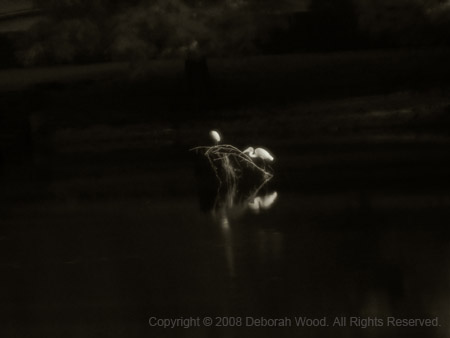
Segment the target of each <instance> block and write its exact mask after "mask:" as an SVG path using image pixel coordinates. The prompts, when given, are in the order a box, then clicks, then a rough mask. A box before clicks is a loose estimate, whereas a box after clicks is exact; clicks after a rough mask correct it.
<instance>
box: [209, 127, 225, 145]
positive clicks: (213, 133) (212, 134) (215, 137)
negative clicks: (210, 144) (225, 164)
mask: <svg viewBox="0 0 450 338" xmlns="http://www.w3.org/2000/svg"><path fill="white" fill-rule="evenodd" d="M209 136H210V137H211V138H212V140H213V141H214V143H216V144H218V143H219V142H220V140H221V139H222V137H220V133H219V132H218V131H217V130H211V131H210V132H209Z"/></svg>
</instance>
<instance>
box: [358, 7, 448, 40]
mask: <svg viewBox="0 0 450 338" xmlns="http://www.w3.org/2000/svg"><path fill="white" fill-rule="evenodd" d="M353 1H354V5H355V8H356V12H357V16H358V23H359V27H360V29H361V30H362V31H363V32H366V33H368V34H369V35H370V36H371V37H373V38H375V39H378V40H379V41H383V43H388V44H390V45H393V46H427V45H436V44H444V43H448V42H449V41H448V38H449V34H450V31H449V29H448V28H449V19H450V16H449V10H450V1H448V0H395V1H392V0H353Z"/></svg>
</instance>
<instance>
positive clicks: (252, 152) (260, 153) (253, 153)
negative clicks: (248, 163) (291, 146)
mask: <svg viewBox="0 0 450 338" xmlns="http://www.w3.org/2000/svg"><path fill="white" fill-rule="evenodd" d="M243 153H244V154H248V156H250V157H251V158H260V159H262V160H264V161H269V162H272V161H273V160H274V157H273V156H272V155H271V154H270V153H269V152H268V151H267V150H266V149H264V148H256V149H253V147H248V148H247V149H245V150H244V151H243Z"/></svg>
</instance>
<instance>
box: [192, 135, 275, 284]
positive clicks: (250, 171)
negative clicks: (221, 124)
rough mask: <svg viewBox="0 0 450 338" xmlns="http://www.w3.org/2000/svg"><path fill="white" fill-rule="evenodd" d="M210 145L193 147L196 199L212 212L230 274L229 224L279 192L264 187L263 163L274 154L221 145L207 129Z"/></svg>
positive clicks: (260, 208)
mask: <svg viewBox="0 0 450 338" xmlns="http://www.w3.org/2000/svg"><path fill="white" fill-rule="evenodd" d="M209 136H210V139H211V141H212V142H213V144H214V145H213V146H200V147H196V148H193V149H192V150H194V151H196V152H197V154H200V156H197V162H196V163H197V170H196V172H197V179H198V187H199V201H200V206H201V208H202V210H203V211H205V212H208V213H210V214H211V215H212V217H213V219H214V222H215V223H216V224H218V226H219V228H220V233H221V237H222V240H223V245H224V249H225V256H226V260H227V266H228V271H229V274H230V276H232V277H234V276H235V275H236V267H235V258H234V243H233V236H232V226H231V223H232V222H233V221H236V220H237V219H239V218H240V217H242V216H244V215H245V214H246V213H247V212H252V213H254V214H258V213H261V212H264V211H265V210H268V209H270V208H271V207H272V206H273V204H274V203H275V201H276V200H277V197H278V193H277V192H276V191H269V190H268V189H267V184H268V182H269V181H270V180H271V179H272V177H273V173H272V169H271V167H270V166H269V168H268V167H267V166H266V162H273V161H274V157H273V155H272V154H270V153H269V152H268V151H267V150H266V149H264V148H256V149H254V148H253V147H249V148H247V149H246V150H244V151H241V150H239V149H238V148H236V147H234V146H233V145H230V144H221V141H222V139H223V137H222V134H221V133H220V132H219V131H218V130H211V131H210V132H209Z"/></svg>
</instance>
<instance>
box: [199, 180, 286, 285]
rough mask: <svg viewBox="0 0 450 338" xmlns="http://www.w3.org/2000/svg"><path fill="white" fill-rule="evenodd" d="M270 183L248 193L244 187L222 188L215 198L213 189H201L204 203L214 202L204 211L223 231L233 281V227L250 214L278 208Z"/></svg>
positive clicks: (234, 272) (222, 235)
mask: <svg viewBox="0 0 450 338" xmlns="http://www.w3.org/2000/svg"><path fill="white" fill-rule="evenodd" d="M268 182H269V180H265V181H263V183H262V184H261V185H260V186H258V187H256V188H252V189H245V187H244V186H238V185H234V186H231V187H227V186H221V187H220V189H218V190H216V193H215V195H213V194H211V192H212V191H211V189H200V191H199V193H200V201H207V200H208V199H209V200H213V201H214V202H213V203H212V205H210V208H205V205H203V209H204V211H207V212H209V213H210V215H211V216H212V218H213V220H214V223H215V224H217V225H218V227H219V229H220V234H221V237H222V240H223V245H224V249H225V256H226V260H227V267H228V271H229V275H230V276H231V277H234V276H235V275H236V268H235V258H234V252H233V251H234V243H233V236H232V233H233V229H232V223H233V222H234V221H237V220H238V219H239V218H241V217H243V216H244V215H246V214H248V213H249V212H250V213H253V214H259V213H262V212H265V211H267V210H268V209H270V208H271V207H272V206H273V205H274V204H275V202H276V200H277V198H278V192H276V191H271V192H267V183H268ZM205 188H206V187H205ZM204 194H206V195H209V196H205V195H204ZM202 195H203V196H202ZM208 209H209V210H208Z"/></svg>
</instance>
